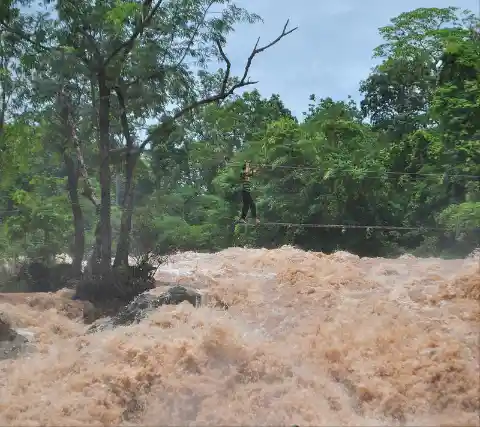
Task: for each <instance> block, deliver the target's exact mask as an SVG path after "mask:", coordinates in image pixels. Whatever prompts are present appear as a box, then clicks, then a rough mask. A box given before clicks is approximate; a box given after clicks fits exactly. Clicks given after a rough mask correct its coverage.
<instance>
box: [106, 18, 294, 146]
mask: <svg viewBox="0 0 480 427" xmlns="http://www.w3.org/2000/svg"><path fill="white" fill-rule="evenodd" d="M288 24H289V20H287V22H286V23H285V25H284V27H283V30H282V33H281V34H280V35H279V36H278V37H277V38H276V39H275V40H273V41H271V42H270V43H268V44H267V45H265V46H262V47H258V44H259V42H260V39H258V40H257V42H256V43H255V46H254V48H253V50H252V52H251V53H250V56H249V57H248V59H247V62H246V64H245V68H244V72H243V76H242V78H241V79H240V80H239V81H238V82H237V83H234V84H233V85H232V86H231V87H230V88H227V86H228V80H229V78H230V71H231V66H232V64H231V61H230V60H229V59H228V57H227V55H226V54H225V52H224V50H223V48H222V45H221V42H220V41H219V40H216V45H217V48H218V52H219V55H220V56H221V58H222V59H223V61H225V65H226V70H225V75H224V76H223V80H222V84H221V86H220V90H219V91H218V92H217V93H216V94H214V95H211V96H207V97H205V98H203V99H200V100H198V101H194V102H192V103H191V104H189V105H187V106H185V107H183V108H182V109H180V110H178V111H177V112H176V113H175V114H173V116H170V117H166V118H165V119H164V120H163V121H162V123H161V124H160V125H159V126H158V127H157V128H156V129H155V130H154V131H153V132H152V133H150V135H149V136H148V137H147V138H146V139H145V140H144V141H143V142H142V143H141V144H140V146H138V147H137V148H134V149H130V150H126V149H125V147H123V148H121V149H119V150H115V151H116V152H127V151H128V152H129V153H133V152H134V153H137V154H139V153H142V152H143V151H144V150H145V147H146V146H147V145H148V144H149V143H151V142H152V140H153V138H154V137H156V136H158V135H161V134H163V135H164V136H167V135H169V134H170V133H171V132H173V127H172V126H171V125H172V123H173V122H174V121H175V120H177V119H179V118H180V117H182V116H184V115H185V114H187V113H189V112H190V111H192V110H194V109H196V108H198V107H200V106H202V105H206V104H211V103H213V102H219V101H222V100H224V99H225V98H227V97H229V96H230V95H232V94H233V93H234V91H235V90H237V89H239V88H241V87H245V86H250V85H254V84H257V83H258V82H257V81H250V80H248V73H249V71H250V67H251V65H252V61H253V58H254V57H255V56H256V55H258V54H259V53H262V52H264V51H265V50H267V49H269V48H270V47H272V46H274V45H275V44H277V43H278V42H279V41H280V40H281V39H283V38H284V37H286V36H288V35H289V34H291V33H293V32H294V31H295V30H297V29H298V27H295V28H292V29H291V30H288V31H287V27H288Z"/></svg>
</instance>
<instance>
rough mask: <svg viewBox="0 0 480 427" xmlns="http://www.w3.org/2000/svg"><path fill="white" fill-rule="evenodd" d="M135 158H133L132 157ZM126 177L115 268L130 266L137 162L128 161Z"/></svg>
mask: <svg viewBox="0 0 480 427" xmlns="http://www.w3.org/2000/svg"><path fill="white" fill-rule="evenodd" d="M130 157H133V156H130ZM126 163H127V165H126V166H127V171H126V176H125V195H124V198H123V203H122V208H123V209H122V218H121V222H120V235H119V237H118V244H117V252H116V254H115V262H114V264H113V265H114V267H118V266H120V265H123V266H128V254H129V252H130V232H131V231H132V216H133V196H134V182H133V177H134V170H135V163H136V162H135V160H130V161H127V162H126Z"/></svg>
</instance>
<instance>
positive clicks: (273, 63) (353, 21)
mask: <svg viewBox="0 0 480 427" xmlns="http://www.w3.org/2000/svg"><path fill="white" fill-rule="evenodd" d="M238 4H239V5H240V6H242V7H244V8H246V9H248V10H249V11H250V12H254V13H257V14H259V15H260V16H261V17H262V18H263V20H264V22H263V23H258V24H254V25H249V24H245V25H239V26H237V28H236V31H235V33H234V34H232V35H231V36H230V38H229V39H228V45H227V48H226V53H227V54H228V56H229V58H230V59H231V61H232V69H233V70H236V72H237V73H240V72H241V71H242V70H243V67H244V64H245V60H246V58H247V57H248V55H249V54H250V51H251V49H252V47H253V45H254V44H255V41H256V39H257V37H260V40H261V43H262V41H263V42H264V44H265V43H266V42H268V41H270V40H271V39H274V38H276V37H277V35H278V34H280V32H281V30H282V28H283V25H284V24H285V21H286V20H287V19H290V22H291V25H292V27H293V26H298V27H299V28H298V30H297V31H296V32H294V33H292V34H291V35H289V36H288V37H286V38H285V39H283V40H281V41H280V42H279V43H278V44H277V45H275V46H274V47H272V48H271V49H270V50H268V51H266V52H263V53H262V54H261V56H258V57H256V58H255V62H254V63H253V66H252V67H251V74H250V75H251V79H252V80H258V81H259V83H258V85H257V88H258V90H259V91H260V93H261V94H262V95H263V96H265V97H268V96H270V95H271V94H272V93H278V94H279V95H280V97H281V99H282V100H283V102H284V103H285V106H286V107H287V108H289V109H290V110H292V112H293V113H294V114H295V115H297V116H300V115H301V113H302V112H303V111H306V109H307V106H308V102H309V101H308V97H309V95H310V94H315V95H316V96H317V97H318V98H321V97H327V96H330V97H332V98H333V99H335V100H340V99H346V98H347V96H348V95H351V96H352V97H353V98H354V99H355V100H359V99H360V95H359V93H358V86H359V82H360V80H362V79H364V78H365V77H366V76H367V75H368V73H369V71H370V69H371V68H372V67H373V66H374V65H375V62H374V60H373V59H372V51H373V49H374V48H375V47H376V46H378V45H379V44H381V42H382V40H381V38H380V36H379V34H378V28H379V27H382V26H385V25H388V24H389V22H390V19H391V18H393V17H395V16H397V15H399V14H400V13H402V12H408V11H411V10H414V9H416V8H419V7H439V8H442V7H448V6H456V7H459V8H461V9H469V10H471V11H472V12H474V13H476V14H479V13H480V0H403V1H395V0H335V1H332V0H330V1H325V0H297V1H291V0H241V1H239V2H238Z"/></svg>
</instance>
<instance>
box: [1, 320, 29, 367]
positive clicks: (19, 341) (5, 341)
mask: <svg viewBox="0 0 480 427" xmlns="http://www.w3.org/2000/svg"><path fill="white" fill-rule="evenodd" d="M27 345H28V339H27V338H25V337H24V336H23V335H20V334H19V333H17V332H16V331H15V330H13V329H11V328H10V325H9V324H8V322H6V321H5V320H4V319H2V318H1V317H0V360H5V359H14V358H15V357H17V356H18V355H19V354H20V353H22V352H24V351H25V350H26V348H27Z"/></svg>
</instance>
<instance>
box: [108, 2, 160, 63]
mask: <svg viewBox="0 0 480 427" xmlns="http://www.w3.org/2000/svg"><path fill="white" fill-rule="evenodd" d="M162 2H163V0H157V2H156V3H155V5H154V6H153V7H152V9H151V10H150V13H149V14H148V15H147V16H146V17H144V15H143V13H142V17H141V19H140V22H139V23H138V24H137V25H136V27H135V30H134V31H133V33H132V35H131V36H130V37H129V39H128V40H127V41H125V42H124V43H122V44H121V45H120V46H118V47H117V48H116V49H114V51H113V52H112V53H111V54H110V55H109V56H108V58H107V59H106V61H105V63H104V65H105V66H107V65H108V64H109V63H110V61H111V60H112V59H114V58H115V57H116V56H117V55H118V54H119V53H120V52H121V51H122V50H124V55H126V54H128V52H130V51H131V50H132V49H133V46H134V45H135V41H136V40H137V38H138V37H139V36H140V35H142V33H143V32H144V31H145V28H146V27H147V26H148V25H149V24H150V22H151V20H152V18H153V17H154V16H155V13H157V10H158V9H159V8H160V6H161V5H162ZM151 3H152V0H144V2H143V8H144V9H146V8H147V7H148V6H149V5H151Z"/></svg>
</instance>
